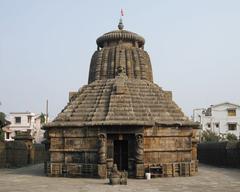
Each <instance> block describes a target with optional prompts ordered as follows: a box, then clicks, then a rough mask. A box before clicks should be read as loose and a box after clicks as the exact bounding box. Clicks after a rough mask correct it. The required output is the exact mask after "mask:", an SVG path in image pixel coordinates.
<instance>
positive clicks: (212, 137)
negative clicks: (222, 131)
mask: <svg viewBox="0 0 240 192" xmlns="http://www.w3.org/2000/svg"><path fill="white" fill-rule="evenodd" d="M220 140H221V136H219V135H218V134H217V133H215V132H213V131H211V130H205V131H203V132H202V141H203V142H218V141H220Z"/></svg>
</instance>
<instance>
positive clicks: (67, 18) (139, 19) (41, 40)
mask: <svg viewBox="0 0 240 192" xmlns="http://www.w3.org/2000/svg"><path fill="white" fill-rule="evenodd" d="M121 8H123V9H124V14H125V15H124V18H123V22H124V25H125V29H126V30H130V31H133V32H136V33H138V34H140V35H142V36H143V37H144V38H145V40H146V45H145V50H146V51H148V53H149V55H150V57H151V62H152V66H153V72H154V81H155V83H157V84H158V85H159V86H161V87H162V88H163V89H164V90H171V91H173V98H174V100H175V101H176V103H177V104H178V105H179V106H180V107H181V108H182V110H183V111H184V112H185V113H186V114H187V115H188V116H190V115H191V114H192V110H193V108H199V107H207V106H209V105H211V104H218V103H221V102H225V101H229V102H233V103H236V104H240V97H239V96H240V75H239V73H240V1H239V0H235V1H233V0H181V1H180V0H175V1H174V0H155V1H153V0H152V1H151V0H148V1H140V0H131V1H130V0H129V1H117V0H108V1H107V0H101V1H98V0H95V1H93V0H82V1H81V0H21V1H20V0H0V102H1V103H2V104H1V105H0V111H3V112H5V113H9V112H13V111H14V112H19V111H21V112H22V111H32V112H36V113H40V112H44V111H45V101H46V99H48V100H49V112H50V116H51V117H54V116H55V115H56V114H57V113H59V112H60V111H61V109H62V108H63V107H64V106H65V105H66V104H67V101H68V92H69V91H74V90H78V89H79V88H80V87H81V86H83V85H84V84H86V83H87V79H88V70H89V63H90V59H91V56H92V54H93V52H94V51H95V50H96V39H97V38H98V37H99V36H100V35H102V34H103V33H106V32H108V31H111V30H115V29H116V28H117V24H118V20H119V17H120V9H121Z"/></svg>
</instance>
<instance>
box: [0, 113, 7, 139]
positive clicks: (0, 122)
mask: <svg viewBox="0 0 240 192" xmlns="http://www.w3.org/2000/svg"><path fill="white" fill-rule="evenodd" d="M5 118H6V115H5V114H4V113H3V112H0V141H3V140H4V132H3V130H2V127H3V126H4V125H6V123H7V121H6V119H5Z"/></svg>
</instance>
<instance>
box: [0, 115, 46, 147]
mask: <svg viewBox="0 0 240 192" xmlns="http://www.w3.org/2000/svg"><path fill="white" fill-rule="evenodd" d="M8 120H9V121H10V122H11V124H10V125H7V126H5V127H3V131H4V139H5V141H13V140H14V137H15V135H16V133H15V132H16V131H22V132H26V131H28V130H30V133H31V136H32V137H33V142H34V143H41V142H42V141H43V135H44V130H41V127H42V123H43V122H41V116H40V115H37V114H35V113H31V112H13V113H10V114H9V116H8Z"/></svg>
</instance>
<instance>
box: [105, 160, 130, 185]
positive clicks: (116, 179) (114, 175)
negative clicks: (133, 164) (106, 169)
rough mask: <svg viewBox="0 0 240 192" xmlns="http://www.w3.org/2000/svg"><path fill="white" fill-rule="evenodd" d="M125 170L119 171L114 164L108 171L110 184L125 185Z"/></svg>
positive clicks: (126, 175)
mask: <svg viewBox="0 0 240 192" xmlns="http://www.w3.org/2000/svg"><path fill="white" fill-rule="evenodd" d="M127 177H128V174H127V172H125V171H124V172H119V171H118V169H117V165H116V164H114V165H113V167H112V170H111V172H110V177H109V184H110V185H127Z"/></svg>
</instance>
